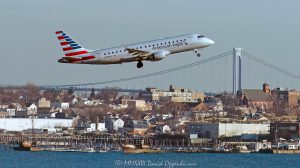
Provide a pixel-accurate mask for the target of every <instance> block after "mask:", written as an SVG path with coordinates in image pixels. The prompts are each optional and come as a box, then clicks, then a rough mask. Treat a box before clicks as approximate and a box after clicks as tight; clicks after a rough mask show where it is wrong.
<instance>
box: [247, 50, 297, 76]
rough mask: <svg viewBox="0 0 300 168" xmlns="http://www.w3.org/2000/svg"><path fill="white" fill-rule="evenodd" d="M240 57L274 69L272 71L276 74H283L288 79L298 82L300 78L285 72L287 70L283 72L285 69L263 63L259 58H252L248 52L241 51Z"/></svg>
mask: <svg viewBox="0 0 300 168" xmlns="http://www.w3.org/2000/svg"><path fill="white" fill-rule="evenodd" d="M242 55H243V56H246V57H247V58H249V59H252V60H254V61H255V62H258V63H261V64H263V65H264V66H266V67H269V68H271V69H274V70H275V71H277V72H280V73H282V74H284V75H286V76H289V77H290V78H293V79H297V80H300V76H299V75H296V74H294V73H292V72H289V71H287V70H285V69H283V68H281V67H279V66H276V65H273V64H270V63H268V62H266V61H264V60H262V59H260V58H258V57H256V56H254V55H252V54H250V53H248V52H245V51H242Z"/></svg>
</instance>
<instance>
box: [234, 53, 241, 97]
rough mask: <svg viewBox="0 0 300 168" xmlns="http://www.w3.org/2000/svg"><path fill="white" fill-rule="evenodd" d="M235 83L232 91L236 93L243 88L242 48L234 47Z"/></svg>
mask: <svg viewBox="0 0 300 168" xmlns="http://www.w3.org/2000/svg"><path fill="white" fill-rule="evenodd" d="M232 66H233V67H232V68H233V69H232V70H233V78H232V79H233V81H232V82H233V83H232V92H233V93H234V94H236V93H237V91H240V90H241V89H242V48H233V64H232Z"/></svg>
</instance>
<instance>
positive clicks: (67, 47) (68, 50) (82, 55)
mask: <svg viewBox="0 0 300 168" xmlns="http://www.w3.org/2000/svg"><path fill="white" fill-rule="evenodd" d="M55 34H56V36H57V39H58V40H59V42H60V45H61V47H62V50H63V52H64V54H65V57H64V58H66V59H68V60H69V62H70V63H71V62H78V61H83V60H89V59H93V58H95V56H93V55H91V53H89V52H88V51H87V49H85V48H83V47H81V45H80V44H78V43H77V42H76V41H74V40H73V39H72V38H71V37H70V36H69V35H67V34H66V33H65V32H63V31H56V32H55ZM70 60H71V61H70Z"/></svg>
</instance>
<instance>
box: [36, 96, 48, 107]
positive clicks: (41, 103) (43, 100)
mask: <svg viewBox="0 0 300 168" xmlns="http://www.w3.org/2000/svg"><path fill="white" fill-rule="evenodd" d="M50 105H51V101H50V100H47V99H46V98H45V97H42V98H40V99H39V101H38V107H39V108H50Z"/></svg>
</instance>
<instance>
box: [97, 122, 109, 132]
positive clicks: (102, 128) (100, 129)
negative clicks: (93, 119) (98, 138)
mask: <svg viewBox="0 0 300 168" xmlns="http://www.w3.org/2000/svg"><path fill="white" fill-rule="evenodd" d="M97 130H98V131H100V132H104V131H107V129H106V128H105V123H98V128H97Z"/></svg>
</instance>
